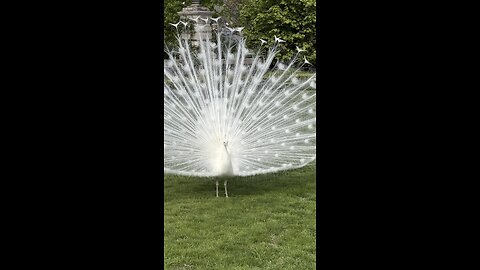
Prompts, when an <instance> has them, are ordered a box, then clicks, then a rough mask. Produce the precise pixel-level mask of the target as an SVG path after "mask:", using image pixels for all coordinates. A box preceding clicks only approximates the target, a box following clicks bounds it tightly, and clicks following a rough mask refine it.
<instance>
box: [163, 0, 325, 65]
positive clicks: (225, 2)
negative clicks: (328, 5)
mask: <svg viewBox="0 0 480 270" xmlns="http://www.w3.org/2000/svg"><path fill="white" fill-rule="evenodd" d="M183 2H184V3H185V4H182V3H183ZM164 3H165V11H164V14H165V22H164V26H163V27H164V31H165V43H166V44H167V45H168V44H174V43H175V39H174V30H175V29H174V27H172V26H171V25H170V24H169V23H177V22H178V21H179V19H180V18H179V16H178V14H177V12H179V11H181V10H182V8H183V7H185V6H188V5H190V4H191V0H165V1H164ZM202 5H203V6H205V7H208V8H209V9H210V10H211V11H214V12H215V14H214V16H222V17H223V18H224V19H226V20H227V22H228V23H229V24H230V26H232V27H245V29H244V30H243V32H244V35H245V37H246V38H247V44H248V46H249V47H251V48H255V47H257V46H258V45H259V44H260V42H259V39H260V38H261V39H265V40H268V41H269V43H270V44H272V43H273V36H274V35H276V36H277V37H280V38H282V39H284V40H285V41H287V43H286V45H285V49H283V50H282V51H281V52H280V53H279V58H280V59H282V60H289V59H291V58H292V57H293V55H294V54H295V53H296V46H298V47H299V48H301V49H305V50H307V51H306V52H305V55H306V57H307V59H308V60H309V61H310V62H311V63H312V64H314V65H316V49H315V48H316V46H315V45H316V36H315V34H316V30H315V22H316V1H315V0H202Z"/></svg>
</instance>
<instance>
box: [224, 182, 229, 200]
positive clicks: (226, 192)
mask: <svg viewBox="0 0 480 270" xmlns="http://www.w3.org/2000/svg"><path fill="white" fill-rule="evenodd" d="M223 185H224V186H225V197H227V198H228V191H227V180H225V183H224V184H223Z"/></svg>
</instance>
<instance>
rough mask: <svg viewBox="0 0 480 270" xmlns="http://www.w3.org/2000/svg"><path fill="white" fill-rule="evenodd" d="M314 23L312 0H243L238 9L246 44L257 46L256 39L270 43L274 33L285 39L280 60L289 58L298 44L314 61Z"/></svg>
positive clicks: (314, 2) (309, 58)
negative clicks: (239, 9) (241, 5)
mask: <svg viewBox="0 0 480 270" xmlns="http://www.w3.org/2000/svg"><path fill="white" fill-rule="evenodd" d="M315 22H316V1H315V0H245V3H244V5H243V7H242V8H241V11H240V23H241V24H242V25H243V26H244V27H245V30H244V32H245V36H246V37H247V39H248V40H247V44H248V45H249V47H253V46H258V44H259V39H260V38H261V39H265V40H268V41H269V42H270V43H271V44H272V43H273V36H274V35H276V36H277V37H280V38H281V39H283V40H285V41H286V45H285V49H284V50H282V51H281V52H280V53H279V57H280V59H281V60H289V59H292V57H293V55H294V54H295V53H296V46H298V47H299V48H301V49H304V50H307V51H306V52H304V54H305V56H306V57H307V59H308V60H309V61H310V62H311V63H312V64H315V63H316V62H315V61H316V49H315V44H316V35H315V34H316V31H315Z"/></svg>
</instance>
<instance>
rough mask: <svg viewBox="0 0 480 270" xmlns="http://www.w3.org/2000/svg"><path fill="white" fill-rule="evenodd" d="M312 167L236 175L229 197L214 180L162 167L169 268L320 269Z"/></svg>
mask: <svg viewBox="0 0 480 270" xmlns="http://www.w3.org/2000/svg"><path fill="white" fill-rule="evenodd" d="M315 168H316V165H315V163H312V164H310V165H308V166H306V167H303V168H301V169H297V170H293V171H285V172H282V173H276V174H265V175H259V176H255V177H246V178H240V177H236V178H234V179H231V180H229V182H228V193H229V196H230V197H229V198H228V199H227V198H225V197H220V198H216V197H215V181H214V180H208V179H198V178H188V177H182V176H173V175H165V181H164V195H165V199H164V206H163V208H164V236H165V238H164V250H165V252H164V268H165V269H315V264H316V256H315V253H316V240H315V238H316V229H315V228H316V194H315V190H316V182H315ZM220 180H222V179H220ZM220 183H221V184H222V185H221V188H220V196H222V195H223V182H222V181H220Z"/></svg>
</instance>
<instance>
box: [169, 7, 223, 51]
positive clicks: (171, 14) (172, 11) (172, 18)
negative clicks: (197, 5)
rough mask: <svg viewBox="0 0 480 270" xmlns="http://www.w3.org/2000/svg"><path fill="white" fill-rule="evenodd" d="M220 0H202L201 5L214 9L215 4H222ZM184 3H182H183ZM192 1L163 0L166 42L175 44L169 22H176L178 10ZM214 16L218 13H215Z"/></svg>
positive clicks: (178, 17) (177, 20) (173, 32)
mask: <svg viewBox="0 0 480 270" xmlns="http://www.w3.org/2000/svg"><path fill="white" fill-rule="evenodd" d="M222 2H223V1H222V0H202V6H204V7H207V8H209V9H210V10H211V11H214V10H215V6H218V5H222ZM183 3H184V4H183ZM191 3H192V1H191V0H164V16H165V18H164V23H163V31H164V39H165V43H166V44H169V45H171V44H175V43H176V40H175V28H174V27H173V26H171V25H170V23H178V22H179V20H180V16H178V12H180V11H182V9H183V8H184V7H186V6H189V5H190V4H191ZM213 15H214V16H216V15H218V14H216V13H214V14H213Z"/></svg>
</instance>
